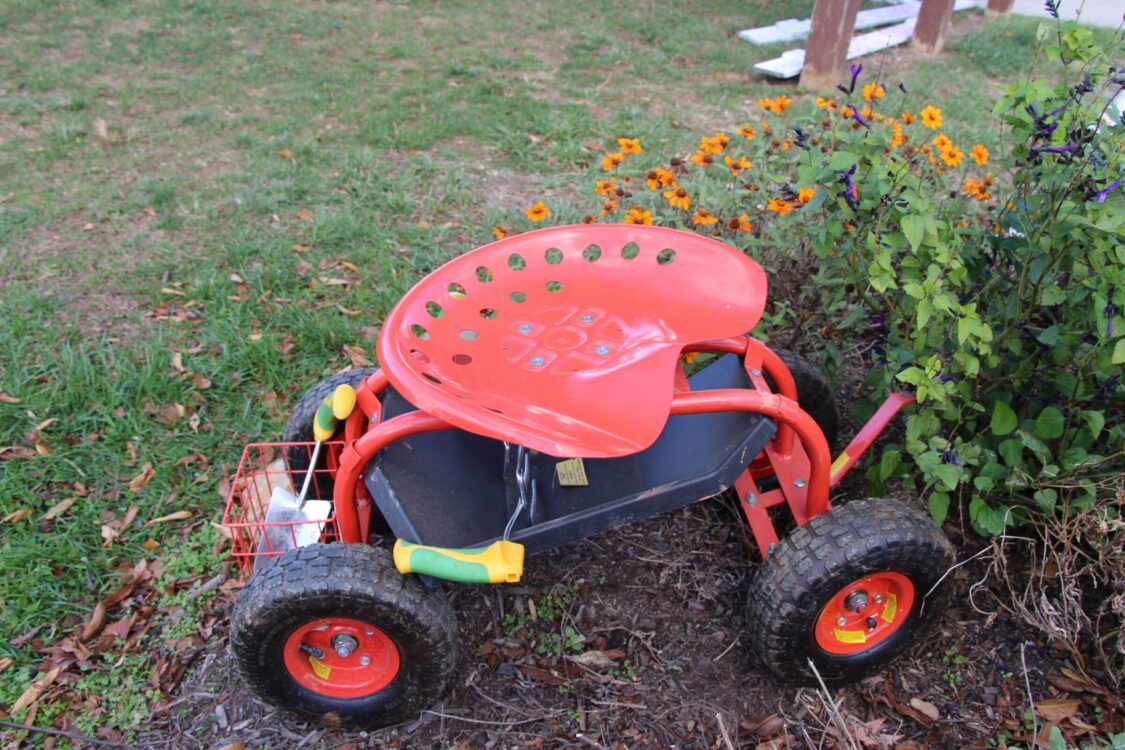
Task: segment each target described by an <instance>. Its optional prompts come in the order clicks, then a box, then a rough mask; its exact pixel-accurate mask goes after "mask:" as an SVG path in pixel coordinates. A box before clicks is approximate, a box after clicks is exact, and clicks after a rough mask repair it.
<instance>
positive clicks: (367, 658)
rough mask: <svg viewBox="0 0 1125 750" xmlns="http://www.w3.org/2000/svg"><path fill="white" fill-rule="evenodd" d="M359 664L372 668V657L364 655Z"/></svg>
mask: <svg viewBox="0 0 1125 750" xmlns="http://www.w3.org/2000/svg"><path fill="white" fill-rule="evenodd" d="M359 663H360V664H362V665H363V666H365V667H369V666H371V657H370V656H368V655H367V654H364V655H363V656H361V657H359Z"/></svg>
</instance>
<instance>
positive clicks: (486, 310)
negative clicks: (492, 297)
mask: <svg viewBox="0 0 1125 750" xmlns="http://www.w3.org/2000/svg"><path fill="white" fill-rule="evenodd" d="M499 314H500V313H498V312H496V311H495V310H493V309H492V308H491V307H483V308H481V311H480V316H481V317H482V318H484V319H485V320H492V319H493V318H495V317H496V316H497V315H499Z"/></svg>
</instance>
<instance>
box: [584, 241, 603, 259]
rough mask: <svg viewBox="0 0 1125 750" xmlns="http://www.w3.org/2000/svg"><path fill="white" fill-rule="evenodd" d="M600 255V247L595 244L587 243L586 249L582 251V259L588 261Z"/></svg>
mask: <svg viewBox="0 0 1125 750" xmlns="http://www.w3.org/2000/svg"><path fill="white" fill-rule="evenodd" d="M600 257H602V249H601V248H600V247H598V246H597V245H588V246H587V247H586V249H585V250H583V251H582V259H583V260H586V261H589V262H590V263H593V262H594V261H596V260H597V259H598V258H600Z"/></svg>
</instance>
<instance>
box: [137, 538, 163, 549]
mask: <svg viewBox="0 0 1125 750" xmlns="http://www.w3.org/2000/svg"><path fill="white" fill-rule="evenodd" d="M141 546H142V547H144V548H145V551H146V552H152V551H153V550H154V549H156V548H157V547H159V546H160V542H158V541H156V540H155V539H152V538H149V539H146V540H145V543H144V544H142V545H141Z"/></svg>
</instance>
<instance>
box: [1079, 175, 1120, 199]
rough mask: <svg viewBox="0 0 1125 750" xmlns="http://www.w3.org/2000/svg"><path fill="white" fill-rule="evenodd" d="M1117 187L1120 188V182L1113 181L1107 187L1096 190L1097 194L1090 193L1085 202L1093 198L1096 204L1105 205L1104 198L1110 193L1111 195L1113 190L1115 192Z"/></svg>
mask: <svg viewBox="0 0 1125 750" xmlns="http://www.w3.org/2000/svg"><path fill="white" fill-rule="evenodd" d="M1119 187H1121V180H1114V181H1113V182H1111V183H1109V184H1108V185H1106V186H1105V187H1104V188H1102V189H1101V190H1098V191H1097V192H1094V193H1090V194H1089V195H1088V196H1086V200H1090V199H1091V198H1094V199H1096V200H1097V201H1098V203H1105V199H1106V196H1107V195H1109V194H1110V193H1112V192H1113V191H1114V190H1116V189H1117V188H1119Z"/></svg>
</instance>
